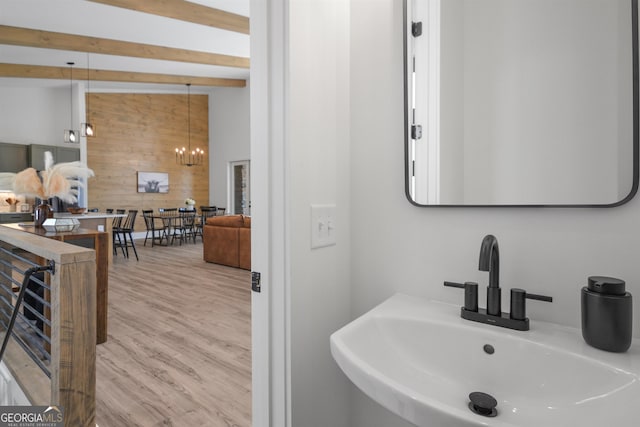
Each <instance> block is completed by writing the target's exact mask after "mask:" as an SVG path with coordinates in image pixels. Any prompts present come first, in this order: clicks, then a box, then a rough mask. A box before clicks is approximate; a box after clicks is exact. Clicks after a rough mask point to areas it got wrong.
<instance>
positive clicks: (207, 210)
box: [193, 206, 218, 243]
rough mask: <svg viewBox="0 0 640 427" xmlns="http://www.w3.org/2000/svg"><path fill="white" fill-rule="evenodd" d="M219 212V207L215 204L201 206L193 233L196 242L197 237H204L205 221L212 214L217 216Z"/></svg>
mask: <svg viewBox="0 0 640 427" xmlns="http://www.w3.org/2000/svg"><path fill="white" fill-rule="evenodd" d="M217 212H218V208H216V207H215V206H200V216H199V218H196V224H195V230H194V233H193V242H194V243H195V242H196V238H197V237H198V236H200V238H201V239H204V237H203V236H202V230H203V228H204V225H205V223H206V222H207V218H210V217H212V216H216V214H217Z"/></svg>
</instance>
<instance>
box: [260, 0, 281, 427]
mask: <svg viewBox="0 0 640 427" xmlns="http://www.w3.org/2000/svg"><path fill="white" fill-rule="evenodd" d="M250 7H251V19H250V23H251V24H250V25H251V31H250V33H251V52H250V55H251V69H250V90H251V102H250V104H251V160H252V171H251V188H252V192H253V195H252V218H251V223H252V228H251V269H252V270H253V271H254V272H260V273H261V292H260V293H256V292H252V297H251V336H252V344H251V345H252V420H253V421H252V425H253V427H268V426H269V427H270V426H273V427H291V392H290V390H291V375H290V372H291V370H290V366H291V363H290V344H289V336H290V334H289V332H290V324H289V319H290V310H289V283H290V277H289V259H290V258H289V254H288V250H289V249H288V241H289V240H288V236H289V229H288V226H287V224H288V217H289V209H288V206H289V203H288V199H287V194H288V192H287V191H286V186H287V176H288V167H287V150H286V148H287V142H286V138H287V132H286V117H287V114H286V111H287V96H286V87H287V75H286V69H287V68H286V64H287V61H288V58H287V56H288V49H287V45H288V43H287V38H288V36H287V35H288V31H289V30H288V28H289V26H288V0H251V6H250Z"/></svg>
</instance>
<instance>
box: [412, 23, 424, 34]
mask: <svg viewBox="0 0 640 427" xmlns="http://www.w3.org/2000/svg"><path fill="white" fill-rule="evenodd" d="M411 35H413V37H420V36H421V35H422V22H412V23H411Z"/></svg>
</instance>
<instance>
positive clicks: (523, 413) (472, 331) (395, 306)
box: [331, 294, 640, 427]
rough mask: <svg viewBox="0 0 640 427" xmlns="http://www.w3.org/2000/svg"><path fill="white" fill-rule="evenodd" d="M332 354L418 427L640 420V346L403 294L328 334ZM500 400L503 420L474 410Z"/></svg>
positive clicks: (363, 384) (359, 383) (562, 426)
mask: <svg viewBox="0 0 640 427" xmlns="http://www.w3.org/2000/svg"><path fill="white" fill-rule="evenodd" d="M331 354H332V355H333V358H334V359H335V360H336V362H337V363H338V365H339V366H340V368H341V369H342V371H343V372H344V373H345V374H346V375H347V377H348V378H349V379H350V380H351V381H352V382H353V383H354V384H355V385H356V386H357V387H358V388H360V389H361V390H362V391H363V392H364V393H366V394H367V395H368V396H369V397H371V398H372V399H373V400H375V401H376V402H378V403H379V404H381V405H382V406H384V407H386V408H387V409H389V410H391V411H392V412H394V413H396V414H397V415H399V416H401V417H402V418H404V419H406V420H407V421H410V422H412V423H414V424H416V425H419V426H428V427H440V426H450V427H466V426H487V425H490V426H514V427H515V426H518V427H528V426H530V427H541V426H545V427H553V426H557V427H566V426H577V425H579V426H581V427H585V426H594V427H596V426H598V427H601V426H603V425H604V426H621V427H622V426H632V425H638V424H637V423H638V422H639V420H640V340H638V339H634V340H633V343H632V345H631V348H630V349H629V351H628V352H626V353H609V352H605V351H602V350H598V349H595V348H592V347H590V346H589V345H587V344H586V343H585V342H584V340H583V339H582V335H581V332H580V330H579V329H575V328H568V327H564V326H560V325H555V324H552V323H547V322H541V321H538V320H532V322H531V330H530V331H526V332H521V331H512V330H508V329H503V328H497V327H495V326H490V325H484V324H480V323H475V322H470V321H468V320H464V319H462V318H460V307H459V306H456V305H451V304H446V303H441V302H436V301H431V300H427V299H422V298H418V297H412V296H408V295H403V294H396V295H394V296H393V297H391V298H389V299H388V300H386V301H385V302H383V303H382V304H380V305H379V306H377V307H375V308H374V309H372V310H371V311H369V312H368V313H366V314H364V315H363V316H361V317H359V318H358V319H355V320H354V321H352V322H351V323H349V324H348V325H346V326H344V327H343V328H342V329H340V330H338V331H336V332H335V333H333V334H332V335H331ZM472 392H482V393H487V394H489V395H491V396H493V397H494V398H495V399H496V400H497V402H498V406H497V411H498V415H497V416H496V417H495V418H488V417H486V416H483V415H479V414H476V413H474V412H472V411H471V410H470V409H469V397H468V396H469V394H470V393H472Z"/></svg>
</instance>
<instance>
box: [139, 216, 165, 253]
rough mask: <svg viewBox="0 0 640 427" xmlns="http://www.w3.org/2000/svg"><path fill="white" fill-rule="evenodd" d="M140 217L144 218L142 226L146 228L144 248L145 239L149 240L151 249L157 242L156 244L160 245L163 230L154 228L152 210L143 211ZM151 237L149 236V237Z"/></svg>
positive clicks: (145, 243)
mask: <svg viewBox="0 0 640 427" xmlns="http://www.w3.org/2000/svg"><path fill="white" fill-rule="evenodd" d="M142 217H143V218H144V225H145V227H146V228H147V234H146V235H145V236H144V246H147V239H149V238H150V239H151V247H153V246H154V245H155V243H156V241H158V244H162V239H163V236H162V233H163V231H164V228H163V227H161V228H156V221H155V218H154V217H153V209H148V210H143V211H142ZM149 235H151V236H149Z"/></svg>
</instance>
